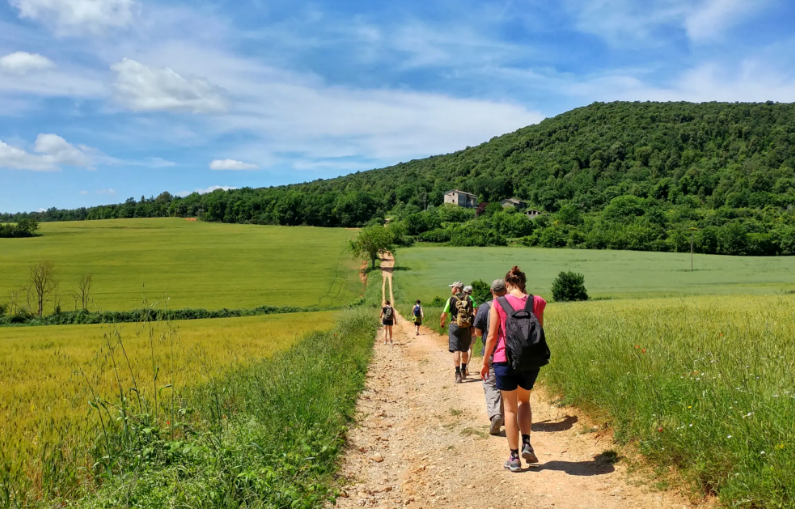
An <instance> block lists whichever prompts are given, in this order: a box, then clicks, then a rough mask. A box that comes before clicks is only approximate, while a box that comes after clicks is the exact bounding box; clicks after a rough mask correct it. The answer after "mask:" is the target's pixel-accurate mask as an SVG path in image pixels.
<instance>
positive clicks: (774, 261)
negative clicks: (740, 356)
mask: <svg viewBox="0 0 795 509" xmlns="http://www.w3.org/2000/svg"><path fill="white" fill-rule="evenodd" d="M397 264H398V269H399V270H400V272H397V274H398V275H399V276H400V288H401V291H402V292H403V294H404V295H405V297H406V298H407V299H410V300H414V299H423V300H425V301H430V300H431V299H433V298H434V297H436V296H442V297H446V296H447V295H448V292H449V289H448V288H447V285H449V284H450V283H452V282H453V281H455V280H460V281H464V282H466V283H469V282H471V281H473V280H476V279H483V280H484V281H488V282H491V281H492V280H493V279H495V278H497V277H503V276H504V275H505V273H506V272H507V271H508V270H509V269H510V268H511V266H513V265H519V267H520V268H521V269H522V270H524V271H525V272H526V273H527V276H528V288H529V289H530V291H532V292H537V293H538V294H539V295H542V296H545V297H547V298H548V300H551V292H550V288H551V287H552V280H553V279H554V278H555V277H556V276H557V275H558V273H559V272H561V271H569V270H572V271H575V272H580V273H582V274H584V275H585V286H586V287H587V289H588V293H589V294H590V295H591V296H592V297H617V298H633V297H660V296H666V295H670V296H674V295H684V294H740V293H742V294H775V293H782V292H783V291H788V290H795V257H741V256H714V255H695V257H694V268H695V271H694V272H690V255H689V254H683V253H648V252H636V251H595V250H585V249H542V248H526V247H484V248H474V247H468V248H453V247H412V248H407V249H402V250H400V251H399V252H398V255H397Z"/></svg>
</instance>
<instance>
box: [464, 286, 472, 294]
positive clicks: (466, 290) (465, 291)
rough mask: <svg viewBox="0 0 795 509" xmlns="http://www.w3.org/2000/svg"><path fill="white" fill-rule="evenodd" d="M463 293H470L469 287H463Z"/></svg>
mask: <svg viewBox="0 0 795 509" xmlns="http://www.w3.org/2000/svg"><path fill="white" fill-rule="evenodd" d="M464 293H472V287H471V286H465V287H464Z"/></svg>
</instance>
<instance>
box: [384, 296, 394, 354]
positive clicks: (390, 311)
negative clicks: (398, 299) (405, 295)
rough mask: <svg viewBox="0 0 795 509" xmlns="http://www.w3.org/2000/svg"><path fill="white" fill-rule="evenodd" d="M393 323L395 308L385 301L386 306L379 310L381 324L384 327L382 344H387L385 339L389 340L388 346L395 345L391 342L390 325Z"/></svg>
mask: <svg viewBox="0 0 795 509" xmlns="http://www.w3.org/2000/svg"><path fill="white" fill-rule="evenodd" d="M394 322H395V308H393V307H392V306H391V305H390V303H389V301H388V300H387V301H386V305H385V306H384V307H383V308H381V323H382V324H383V325H384V344H386V342H387V338H388V339H389V344H390V345H394V344H395V343H394V342H393V341H392V325H394Z"/></svg>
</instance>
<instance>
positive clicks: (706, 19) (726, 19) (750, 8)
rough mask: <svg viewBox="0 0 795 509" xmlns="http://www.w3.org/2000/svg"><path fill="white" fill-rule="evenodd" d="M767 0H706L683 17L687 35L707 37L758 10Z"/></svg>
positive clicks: (695, 37) (698, 38) (698, 37)
mask: <svg viewBox="0 0 795 509" xmlns="http://www.w3.org/2000/svg"><path fill="white" fill-rule="evenodd" d="M765 3H767V0H757V1H755V2H749V1H748V0H707V1H706V2H703V3H702V4H701V5H700V6H699V7H698V8H696V9H695V10H693V11H691V12H689V13H688V15H687V17H686V18H685V27H686V28H687V35H688V36H690V38H691V39H693V40H701V39H709V38H712V37H716V36H718V35H720V33H721V32H722V31H724V30H725V29H727V28H729V27H731V26H733V25H735V24H737V23H739V22H741V21H743V20H744V19H747V17H748V15H749V14H751V13H754V12H758V11H759V10H760V9H761V8H763V7H764V4H765Z"/></svg>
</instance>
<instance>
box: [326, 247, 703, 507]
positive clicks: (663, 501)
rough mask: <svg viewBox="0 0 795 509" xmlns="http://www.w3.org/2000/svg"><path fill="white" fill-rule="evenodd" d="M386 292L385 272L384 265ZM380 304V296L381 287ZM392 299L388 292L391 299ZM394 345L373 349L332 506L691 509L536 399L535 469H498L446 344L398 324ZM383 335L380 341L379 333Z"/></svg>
mask: <svg viewBox="0 0 795 509" xmlns="http://www.w3.org/2000/svg"><path fill="white" fill-rule="evenodd" d="M382 267H383V269H384V270H383V274H384V288H385V286H386V283H387V282H389V283H390V289H391V277H392V271H391V267H392V264H391V263H390V261H385V262H384V263H382ZM384 293H385V295H387V293H386V288H385V292H384ZM390 293H391V292H390ZM398 320H399V321H398V323H397V325H396V326H395V330H394V336H395V345H393V346H386V345H384V344H382V343H381V342H380V341H376V344H375V352H374V356H373V361H372V364H371V366H370V372H369V374H368V380H367V385H366V388H365V390H364V391H363V392H362V394H361V397H360V399H359V402H358V406H357V412H358V417H357V422H356V424H355V426H354V427H353V429H351V431H350V433H349V441H348V449H347V451H346V455H345V458H344V460H343V467H342V475H343V477H344V479H345V480H346V481H347V482H346V484H345V486H344V493H343V495H344V496H343V497H342V498H340V499H339V500H338V502H337V506H338V507H342V508H354V507H378V508H397V507H409V508H427V507H456V508H462V509H467V508H472V509H502V508H509V507H532V508H556V509H561V508H563V509H567V508H578V509H580V508H583V509H584V508H589V509H590V508H605V509H610V508H642V509H646V508H676V509H681V508H689V507H692V506H691V505H690V504H689V503H688V502H687V501H686V500H684V499H682V498H680V497H678V496H677V495H676V494H673V493H668V492H659V491H654V490H652V489H649V488H646V487H644V486H643V485H644V484H646V483H645V482H644V481H643V479H642V478H635V479H634V480H633V479H632V478H631V477H630V476H629V475H628V474H627V472H626V469H625V467H624V466H623V465H622V463H621V462H619V463H618V464H616V465H614V464H612V463H611V461H610V458H609V456H606V455H604V454H603V453H604V451H606V450H609V449H611V448H612V444H611V443H610V440H609V438H608V437H605V436H602V435H600V434H598V433H594V432H590V431H592V430H591V429H590V427H589V426H587V425H586V424H585V422H586V421H585V419H584V418H583V417H582V416H581V415H580V414H579V413H578V412H577V411H576V410H574V409H571V408H558V407H555V406H552V405H550V404H549V402H548V401H546V400H545V399H544V398H543V396H539V394H534V396H533V400H532V404H533V413H534V425H533V445H534V446H535V449H536V452H537V453H538V456H539V459H540V463H539V464H538V466H534V467H532V468H527V466H526V465H525V470H524V471H523V472H521V473H518V474H517V473H511V472H508V471H507V470H504V469H503V467H502V464H503V462H504V461H505V459H506V458H507V455H508V449H507V443H506V440H505V438H504V437H499V436H497V437H495V436H490V435H489V434H488V418H487V416H486V409H485V403H484V398H483V389H482V386H481V383H480V381H479V380H478V379H476V378H475V376H474V374H476V373H478V372H479V361H478V360H475V364H474V365H472V366H471V368H470V372H471V374H470V377H469V379H468V380H466V381H465V382H464V383H462V384H455V383H453V382H454V380H453V378H454V377H453V375H454V370H453V366H452V359H451V355H450V354H449V353H448V352H447V338H445V337H442V336H440V335H439V334H437V333H436V332H434V331H432V330H430V329H426V328H423V331H422V334H421V335H420V336H416V335H415V334H414V329H413V324H412V323H411V322H408V321H406V320H403V319H402V318H400V316H399V315H398ZM379 334H380V333H379Z"/></svg>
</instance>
